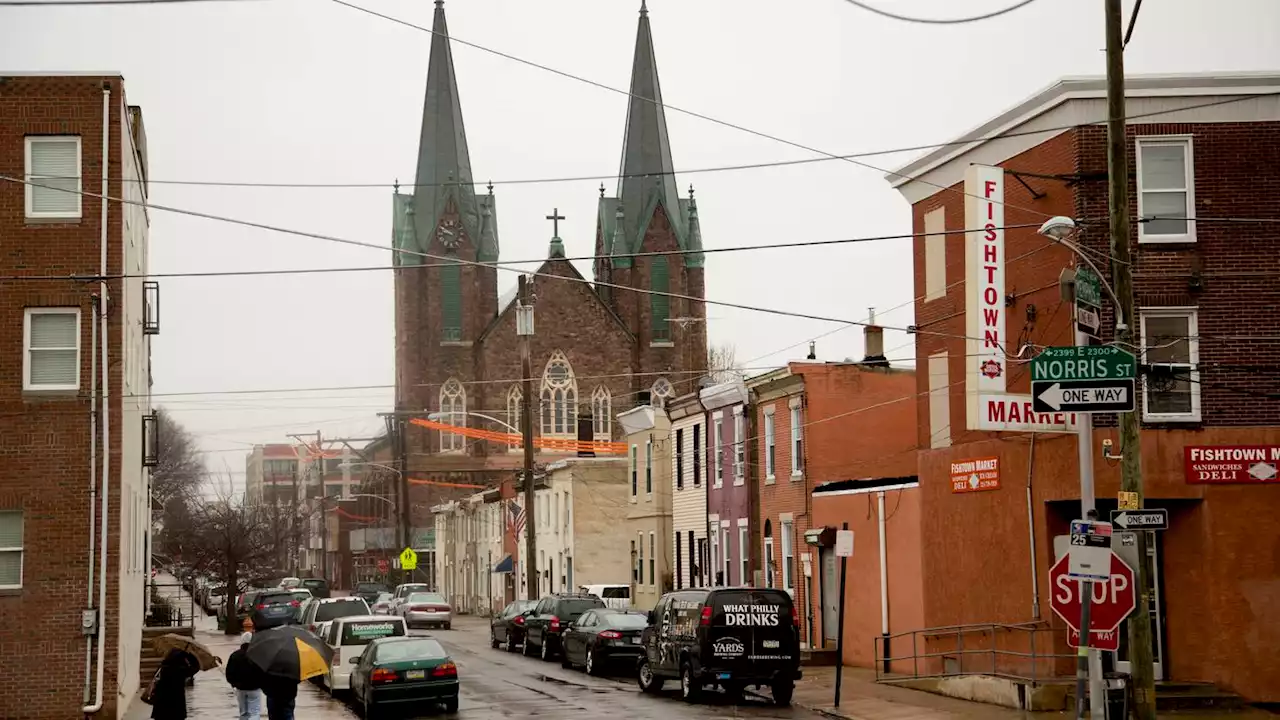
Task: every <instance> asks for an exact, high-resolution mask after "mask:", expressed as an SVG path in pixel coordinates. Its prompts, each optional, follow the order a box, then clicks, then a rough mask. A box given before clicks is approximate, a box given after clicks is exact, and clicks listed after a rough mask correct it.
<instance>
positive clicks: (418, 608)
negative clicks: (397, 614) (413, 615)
mask: <svg viewBox="0 0 1280 720" xmlns="http://www.w3.org/2000/svg"><path fill="white" fill-rule="evenodd" d="M430 609H431V608H429V607H427V606H426V605H410V606H409V612H427V611H428V610H430Z"/></svg>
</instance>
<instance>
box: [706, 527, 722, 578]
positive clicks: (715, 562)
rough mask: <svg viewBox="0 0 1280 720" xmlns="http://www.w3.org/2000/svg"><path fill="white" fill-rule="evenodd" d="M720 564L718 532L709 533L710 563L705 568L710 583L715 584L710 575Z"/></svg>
mask: <svg viewBox="0 0 1280 720" xmlns="http://www.w3.org/2000/svg"><path fill="white" fill-rule="evenodd" d="M719 565H720V533H717V532H713V533H711V565H710V566H709V567H708V568H707V581H708V582H709V583H710V584H711V585H717V584H718V583H716V582H715V581H714V579H713V577H712V575H713V574H714V573H715V568H717V567H719Z"/></svg>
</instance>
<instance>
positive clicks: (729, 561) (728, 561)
mask: <svg viewBox="0 0 1280 720" xmlns="http://www.w3.org/2000/svg"><path fill="white" fill-rule="evenodd" d="M720 523H721V525H720V544H721V545H723V546H724V586H723V587H733V580H732V578H733V552H732V550H733V545H732V542H731V541H730V540H729V521H728V520H721V521H720Z"/></svg>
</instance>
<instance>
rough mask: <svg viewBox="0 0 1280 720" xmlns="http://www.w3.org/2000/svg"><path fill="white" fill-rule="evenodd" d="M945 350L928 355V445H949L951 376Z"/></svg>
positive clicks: (941, 446)
mask: <svg viewBox="0 0 1280 720" xmlns="http://www.w3.org/2000/svg"><path fill="white" fill-rule="evenodd" d="M947 362H948V356H947V353H946V352H945V351H943V352H940V353H937V354H936V355H930V356H929V447H931V448H944V447H951V377H950V370H949V369H948V366H947Z"/></svg>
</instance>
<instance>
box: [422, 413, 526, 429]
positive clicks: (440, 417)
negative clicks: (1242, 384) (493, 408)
mask: <svg viewBox="0 0 1280 720" xmlns="http://www.w3.org/2000/svg"><path fill="white" fill-rule="evenodd" d="M450 415H468V416H471V417H478V418H483V419H485V420H488V421H490V422H495V423H497V424H499V425H501V426H502V427H504V428H506V429H508V430H510V431H511V432H513V433H519V432H520V429H519V428H517V427H516V426H514V425H512V424H511V423H508V422H505V421H503V420H499V419H498V418H496V417H494V416H492V415H485V414H483V413H478V412H471V411H469V410H464V411H462V412H447V413H442V412H433V413H428V414H427V419H428V420H430V421H431V422H444V421H445V419H446V418H448V417H449V416H450Z"/></svg>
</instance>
